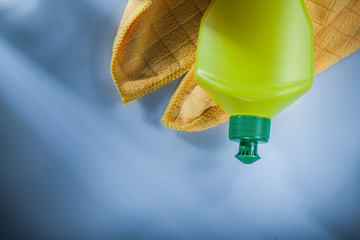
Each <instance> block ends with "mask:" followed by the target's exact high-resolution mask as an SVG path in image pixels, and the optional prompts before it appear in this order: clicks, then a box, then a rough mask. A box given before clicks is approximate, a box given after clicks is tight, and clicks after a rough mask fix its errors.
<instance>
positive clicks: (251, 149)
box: [235, 141, 260, 164]
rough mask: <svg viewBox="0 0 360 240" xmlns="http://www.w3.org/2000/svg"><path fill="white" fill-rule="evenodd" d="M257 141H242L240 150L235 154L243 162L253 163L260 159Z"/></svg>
mask: <svg viewBox="0 0 360 240" xmlns="http://www.w3.org/2000/svg"><path fill="white" fill-rule="evenodd" d="M257 144H258V143H257V141H240V146H239V152H238V154H236V155H235V157H236V158H237V159H239V160H240V161H241V162H242V163H245V164H252V163H254V162H256V161H257V160H259V159H260V157H259V155H258V153H257Z"/></svg>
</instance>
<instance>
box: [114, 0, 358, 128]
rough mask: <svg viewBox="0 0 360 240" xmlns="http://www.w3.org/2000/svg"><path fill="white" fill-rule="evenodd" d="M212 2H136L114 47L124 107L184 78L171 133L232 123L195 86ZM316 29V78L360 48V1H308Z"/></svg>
mask: <svg viewBox="0 0 360 240" xmlns="http://www.w3.org/2000/svg"><path fill="white" fill-rule="evenodd" d="M210 2H211V0H130V1H129V3H128V5H127V8H126V10H125V12H124V15H123V18H122V20H121V23H120V27H119V30H118V33H117V36H116V38H115V41H114V46H113V57H112V61H111V73H112V77H113V80H114V82H115V85H116V87H117V88H118V90H119V92H120V95H121V98H122V102H123V103H127V102H130V101H133V100H135V99H138V98H140V97H142V96H144V95H145V94H148V93H150V92H152V91H155V90H156V89H158V88H160V87H162V86H164V85H165V84H167V83H169V82H171V81H173V80H175V79H176V78H178V77H180V76H182V75H184V74H185V73H186V75H185V77H184V78H183V80H182V82H181V83H180V85H179V87H178V88H177V90H176V91H175V93H174V95H173V96H172V98H171V100H170V102H169V105H168V107H167V108H166V110H165V113H164V116H163V118H162V122H163V123H164V124H165V125H166V126H167V127H170V128H173V129H176V130H185V131H201V130H205V129H208V128H211V127H214V126H217V125H219V124H220V123H224V122H226V121H228V119H229V116H228V115H227V113H226V112H224V111H223V110H222V109H221V108H220V107H219V106H218V105H217V104H216V103H215V102H214V101H213V100H212V99H211V98H210V97H209V96H208V95H207V94H206V93H205V92H204V91H203V90H202V89H201V88H200V87H199V86H198V85H197V84H196V83H195V81H194V62H195V55H196V46H197V39H198V34H199V27H200V21H201V18H202V16H203V14H204V12H205V11H206V9H207V7H208V5H209V4H210ZM305 4H306V7H307V10H308V12H309V15H310V18H311V20H312V23H313V26H314V58H315V63H314V74H315V75H316V74H318V73H320V72H322V71H323V70H325V69H326V68H328V67H330V66H331V65H333V64H335V63H336V62H338V61H340V60H341V59H343V58H344V57H346V56H348V55H350V54H351V53H353V52H355V51H356V50H358V49H359V48H360V0H305Z"/></svg>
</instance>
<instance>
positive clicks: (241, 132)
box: [229, 116, 271, 164]
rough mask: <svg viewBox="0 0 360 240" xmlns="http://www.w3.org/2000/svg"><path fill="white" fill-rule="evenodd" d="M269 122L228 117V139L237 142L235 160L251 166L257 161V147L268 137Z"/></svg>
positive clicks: (248, 117)
mask: <svg viewBox="0 0 360 240" xmlns="http://www.w3.org/2000/svg"><path fill="white" fill-rule="evenodd" d="M270 126H271V120H270V119H267V118H262V117H252V116H232V117H230V129H229V138H230V140H231V141H235V142H239V143H240V147H239V152H238V154H236V155H235V157H236V158H237V159H239V160H240V161H241V162H243V163H245V164H252V163H254V162H255V161H257V160H259V159H260V157H259V155H258V153H257V145H258V143H259V142H263V143H266V142H268V141H269V137H270Z"/></svg>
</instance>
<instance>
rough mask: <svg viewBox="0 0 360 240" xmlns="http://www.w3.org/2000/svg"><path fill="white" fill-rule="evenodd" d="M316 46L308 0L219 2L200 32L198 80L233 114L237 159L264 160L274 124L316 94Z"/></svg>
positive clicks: (222, 0) (223, 0) (230, 132)
mask: <svg viewBox="0 0 360 240" xmlns="http://www.w3.org/2000/svg"><path fill="white" fill-rule="evenodd" d="M313 44H314V42H313V28H312V23H311V20H310V18H309V16H308V13H307V11H306V7H305V3H304V0H271V1H269V0H251V1H249V0H213V1H212V3H211V4H210V6H209V8H208V10H207V12H206V13H205V15H204V17H203V19H202V22H201V27H200V35H199V42H198V48H197V56H196V63H195V80H196V82H197V83H198V84H199V86H200V87H201V88H202V89H203V90H204V91H206V92H207V93H208V94H209V96H210V97H212V98H213V99H214V100H215V101H216V102H217V103H218V104H219V105H220V106H221V107H222V108H223V109H224V110H225V111H226V112H227V113H228V114H229V115H230V131H229V137H230V140H232V141H237V142H239V143H240V148H239V153H238V154H237V155H236V157H237V158H238V159H239V160H240V161H242V162H243V163H246V164H250V163H253V162H255V161H257V160H258V159H260V157H259V155H258V154H257V144H258V143H259V142H268V140H269V136H270V123H271V119H272V118H273V117H274V116H275V115H277V114H278V113H279V112H281V111H282V110H283V109H285V108H286V107H287V106H289V105H290V104H292V103H293V102H294V101H295V100H296V99H298V98H299V97H300V96H302V95H303V94H304V93H305V92H306V91H307V90H309V89H310V87H311V85H312V82H313V67H314V63H313V61H314V57H313V54H314V50H313V48H314V45H313Z"/></svg>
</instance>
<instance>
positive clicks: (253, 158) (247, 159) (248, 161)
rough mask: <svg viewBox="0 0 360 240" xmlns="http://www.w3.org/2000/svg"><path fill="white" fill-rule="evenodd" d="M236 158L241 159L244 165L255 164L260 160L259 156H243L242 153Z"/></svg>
mask: <svg viewBox="0 0 360 240" xmlns="http://www.w3.org/2000/svg"><path fill="white" fill-rule="evenodd" d="M235 157H236V158H237V159H239V160H240V161H241V162H242V163H244V164H253V163H254V162H256V161H257V160H259V159H260V157H259V155H257V154H256V155H242V154H240V153H238V154H236V155H235Z"/></svg>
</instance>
